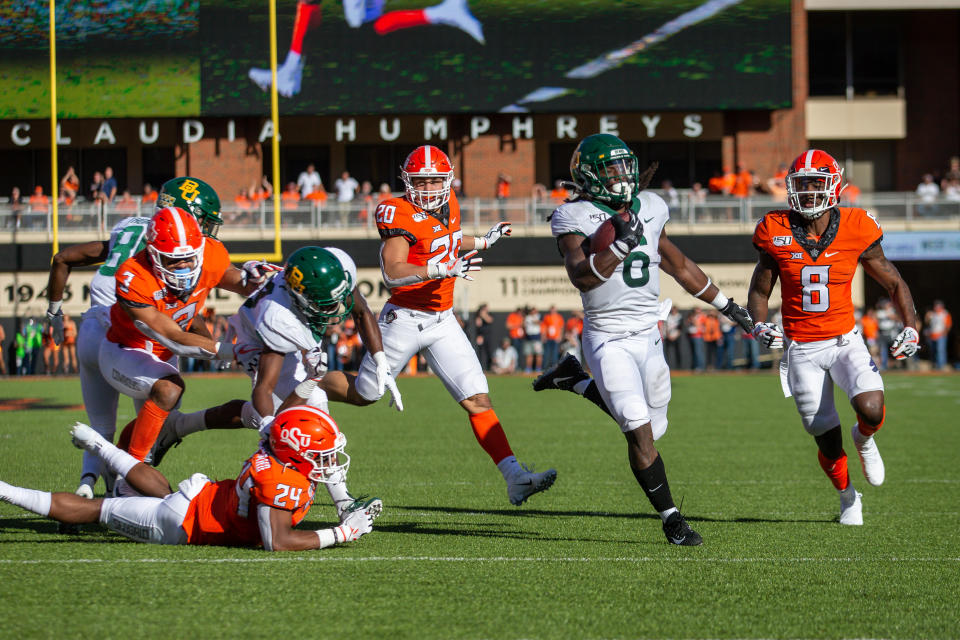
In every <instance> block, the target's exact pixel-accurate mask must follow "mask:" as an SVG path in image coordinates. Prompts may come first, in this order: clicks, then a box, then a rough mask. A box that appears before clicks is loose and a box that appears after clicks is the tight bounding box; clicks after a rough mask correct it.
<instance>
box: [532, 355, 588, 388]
mask: <svg viewBox="0 0 960 640" xmlns="http://www.w3.org/2000/svg"><path fill="white" fill-rule="evenodd" d="M589 377H590V376H589V375H588V374H587V372H586V371H584V370H583V367H581V366H580V361H579V360H577V357H576V356H575V355H573V354H571V353H568V354H567V355H566V356H564V358H563V359H562V360H561V361H560V362H558V363H557V364H555V365H553V366H552V367H550V368H549V369H547V370H546V371H544V372H543V373H541V374H540V375H539V376H538V377H537V379H536V380H534V381H533V390H534V391H543V390H544V389H563V390H564V391H573V386H574V385H575V384H577V383H578V382H580V381H582V380H586V379H588V378H589Z"/></svg>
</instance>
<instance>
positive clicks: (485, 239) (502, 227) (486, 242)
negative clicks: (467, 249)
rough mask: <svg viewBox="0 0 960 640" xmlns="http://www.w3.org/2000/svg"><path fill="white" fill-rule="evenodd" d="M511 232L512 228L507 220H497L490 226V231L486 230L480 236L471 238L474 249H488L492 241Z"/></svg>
mask: <svg viewBox="0 0 960 640" xmlns="http://www.w3.org/2000/svg"><path fill="white" fill-rule="evenodd" d="M511 233H513V228H512V227H511V226H510V223H509V222H498V223H497V224H495V225H493V226H492V227H490V231H487V233H486V234H485V235H483V236H482V237H476V238H474V239H473V241H474V245H473V248H474V249H478V250H480V251H482V250H484V249H489V248H490V247H492V246H493V243H494V242H496V241H497V240H499V239H500V238H502V237H503V236H508V235H510V234H511Z"/></svg>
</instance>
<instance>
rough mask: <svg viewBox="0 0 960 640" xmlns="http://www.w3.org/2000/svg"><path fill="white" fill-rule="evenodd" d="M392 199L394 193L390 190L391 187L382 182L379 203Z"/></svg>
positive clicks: (378, 195)
mask: <svg viewBox="0 0 960 640" xmlns="http://www.w3.org/2000/svg"><path fill="white" fill-rule="evenodd" d="M392 197H393V192H392V191H391V190H390V185H388V184H387V183H386V182H381V183H380V191H378V192H377V202H381V201H383V200H386V199H387V198H392Z"/></svg>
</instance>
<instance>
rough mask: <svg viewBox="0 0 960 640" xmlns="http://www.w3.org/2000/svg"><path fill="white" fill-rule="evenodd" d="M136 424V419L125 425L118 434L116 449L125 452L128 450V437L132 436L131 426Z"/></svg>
mask: <svg viewBox="0 0 960 640" xmlns="http://www.w3.org/2000/svg"><path fill="white" fill-rule="evenodd" d="M135 424H137V420H136V418H134V419H133V420H131V421H130V422H128V423H127V426H125V427H124V428H123V431H121V432H120V439H119V440H117V449H123V450H124V451H127V450H128V449H129V448H130V436H132V435H133V425H135Z"/></svg>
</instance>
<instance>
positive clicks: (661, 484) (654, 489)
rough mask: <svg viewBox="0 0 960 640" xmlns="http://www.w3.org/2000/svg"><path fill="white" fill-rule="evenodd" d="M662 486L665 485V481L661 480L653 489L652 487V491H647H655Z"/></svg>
mask: <svg viewBox="0 0 960 640" xmlns="http://www.w3.org/2000/svg"><path fill="white" fill-rule="evenodd" d="M662 486H663V483H662V482H661V483H660V484H658V485H657V486H655V487H654V488H653V489H650V491H648V492H647V493H653V492H654V491H656V490H657V489H659V488H660V487H662Z"/></svg>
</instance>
